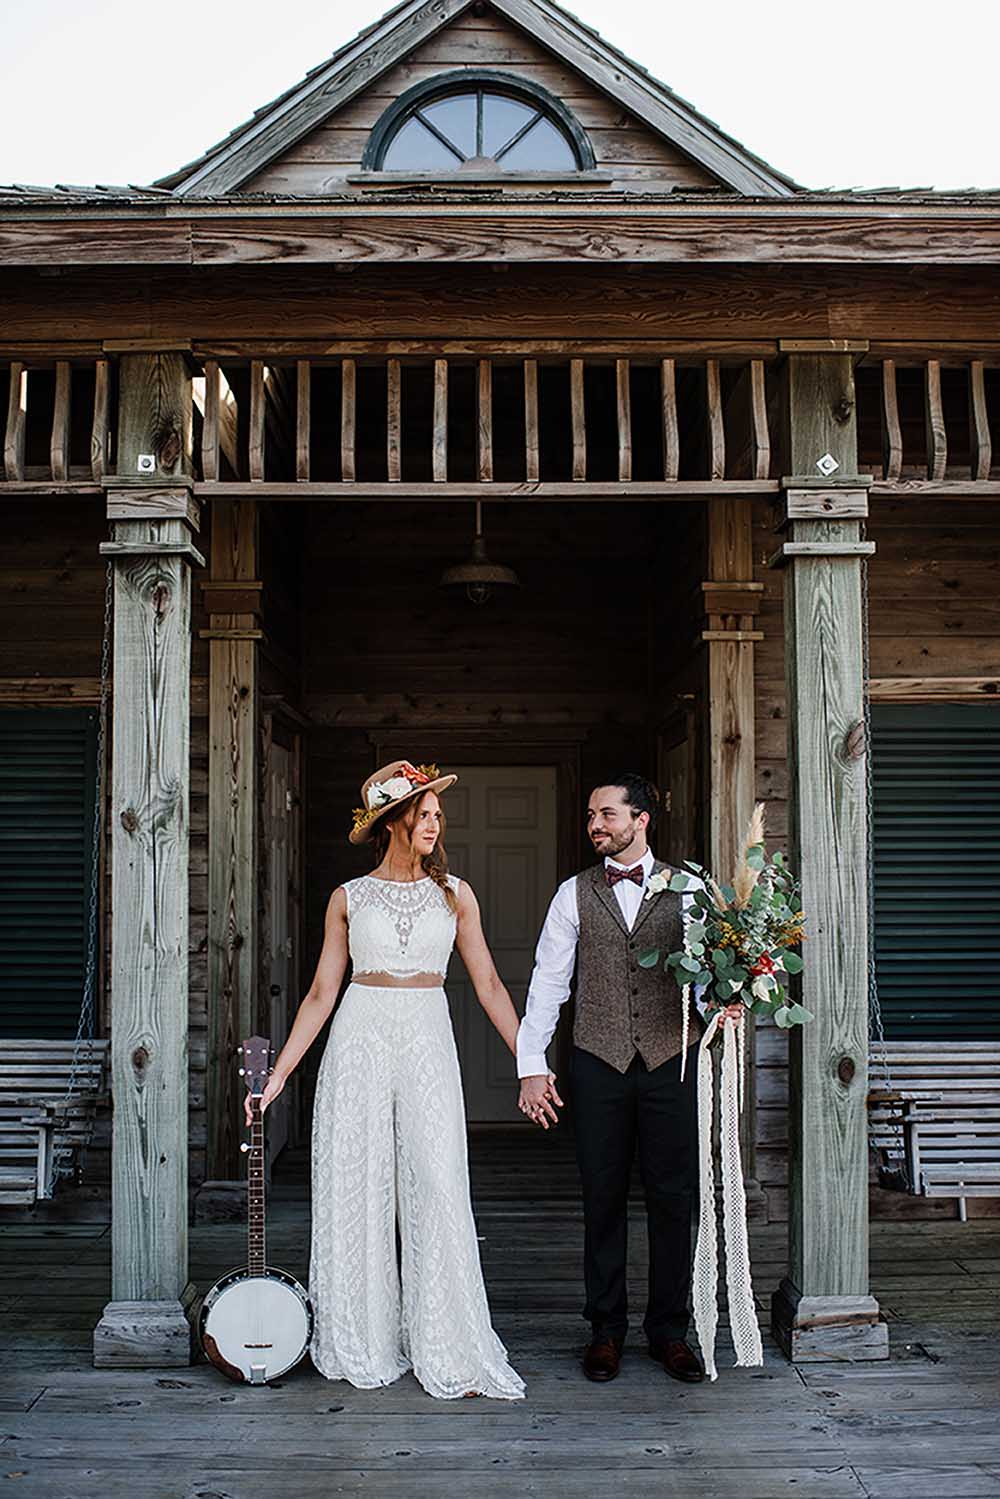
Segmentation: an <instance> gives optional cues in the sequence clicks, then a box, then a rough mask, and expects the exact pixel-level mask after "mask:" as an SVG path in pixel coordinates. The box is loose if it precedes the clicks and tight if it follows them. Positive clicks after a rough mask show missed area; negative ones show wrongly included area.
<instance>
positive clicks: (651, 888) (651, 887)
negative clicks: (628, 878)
mask: <svg viewBox="0 0 1000 1499" xmlns="http://www.w3.org/2000/svg"><path fill="white" fill-rule="evenodd" d="M669 888H670V877H669V876H668V875H666V874H664V872H663V870H662V869H660V870H657V872H656V874H651V875H650V876H649V879H648V880H647V881H646V899H647V900H652V899H653V896H654V895H659V893H660V891H661V890H668V889H669Z"/></svg>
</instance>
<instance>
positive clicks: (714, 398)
mask: <svg viewBox="0 0 1000 1499" xmlns="http://www.w3.org/2000/svg"><path fill="white" fill-rule="evenodd" d="M705 394H706V400H707V404H708V477H709V478H710V479H724V478H725V477H726V431H725V424H724V422H723V419H722V382H721V379H720V376H719V361H718V360H717V359H706V361H705Z"/></svg>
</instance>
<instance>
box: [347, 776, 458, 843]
mask: <svg viewBox="0 0 1000 1499" xmlns="http://www.w3.org/2000/svg"><path fill="white" fill-rule="evenodd" d="M457 780H458V776H454V775H448V776H443V775H441V773H440V771H439V770H438V768H437V766H436V765H411V764H410V762H409V760H393V761H392V763H391V764H389V765H383V766H382V768H381V770H376V771H375V773H374V775H370V776H369V777H368V779H367V781H366V782H365V783H364V785H363V786H362V788H361V806H360V807H355V809H354V826H353V827H352V828H351V831H350V832H349V833H348V835H347V836H348V838H349V839H350V841H351V842H352V843H367V842H368V839H369V838H370V837H371V830H372V827H373V826H374V824H375V823H376V822H377V821H378V819H379V818H380V817H382V816H384V814H385V813H386V812H390V811H391V810H392V808H393V807H399V806H402V804H403V803H404V802H408V801H412V799H413V798H414V797H415V796H422V795H423V793H424V792H425V791H446V790H447V788H448V787H449V786H453V785H454V784H455V782H456V781H457Z"/></svg>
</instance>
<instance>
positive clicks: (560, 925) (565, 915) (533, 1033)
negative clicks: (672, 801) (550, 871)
mask: <svg viewBox="0 0 1000 1499" xmlns="http://www.w3.org/2000/svg"><path fill="white" fill-rule="evenodd" d="M637 862H638V863H639V864H640V865H641V866H642V884H641V885H638V884H636V883H635V881H633V880H619V881H618V882H617V884H615V885H614V886H613V887H612V889H613V891H614V894H615V898H616V900H617V901H618V904H619V906H620V907H621V912H622V915H623V916H624V918H625V924H626V926H627V927H628V929H629V931H631V930H632V927H633V926H634V925H635V919H636V917H637V916H638V914H639V907H640V906H641V905H642V902H643V900H644V898H645V895H646V886H647V884H648V883H649V876H650V875H651V874H652V872H653V864H654V862H655V861H654V858H653V854H652V851H651V850H650V849H648V848H647V850H646V852H645V853H644V854H643V856H642V858H641V859H639V860H638V861H637ZM604 863H605V866H608V865H610V866H611V868H612V869H626V868H627V869H634V868H635V867H636V865H635V864H629V865H625V864H619V863H618V861H617V860H616V859H611V858H605V860H604ZM691 904H692V900H691V890H690V889H688V890H685V891H684V892H683V893H682V909H683V910H684V911H687V910H688V909H689V908H690V906H691ZM579 936H580V913H579V910H578V908H577V902H576V876H575V875H574V876H573V878H572V879H569V880H564V881H563V883H562V884H561V885H560V886H559V889H558V890H557V891H556V893H555V895H554V896H553V897H552V903H551V905H550V906H549V910H548V915H547V916H546V918H545V924H544V925H543V927H542V931H541V935H540V937H539V938H538V946H537V947H536V949H535V966H534V969H533V970H532V974H531V982H530V983H529V985H528V998H527V1002H526V1004H525V1008H524V1019H523V1020H522V1021H521V1025H520V1028H519V1030H518V1033H517V1075H518V1077H538V1076H541V1075H542V1074H544V1073H547V1072H548V1070H549V1068H548V1063H547V1062H546V1060H545V1052H546V1048H547V1047H548V1044H549V1042H550V1041H551V1040H552V1035H553V1032H554V1031H555V1028H556V1024H557V1023H558V1020H559V1010H560V1008H561V1007H562V1005H564V1004H565V1002H566V1000H567V999H568V998H569V991H570V982H571V980H572V978H573V969H574V967H575V966H576V946H577V942H578V940H579ZM701 994H702V987H701V986H700V985H699V986H697V987H696V988H695V991H694V997H695V1001H696V1002H697V1004H698V1008H699V1009H700V1010H701V1011H702V1013H704V1009H705V1006H704V1004H703V1003H702V1002H701Z"/></svg>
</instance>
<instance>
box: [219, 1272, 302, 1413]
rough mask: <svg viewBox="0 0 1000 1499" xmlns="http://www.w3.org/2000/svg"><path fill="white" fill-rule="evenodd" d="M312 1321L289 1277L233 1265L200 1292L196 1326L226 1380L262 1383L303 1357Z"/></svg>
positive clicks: (295, 1286)
mask: <svg viewBox="0 0 1000 1499" xmlns="http://www.w3.org/2000/svg"><path fill="white" fill-rule="evenodd" d="M312 1320H313V1318H312V1307H311V1306H310V1304H309V1297H308V1296H307V1295H306V1293H305V1291H304V1290H303V1288H302V1287H301V1286H300V1285H299V1283H298V1281H297V1280H296V1279H295V1278H294V1276H292V1275H288V1274H287V1273H286V1272H285V1271H284V1270H273V1269H268V1270H266V1271H265V1273H264V1274H263V1275H251V1274H250V1272H249V1271H247V1270H238V1271H236V1272H234V1273H233V1274H232V1275H227V1276H225V1277H224V1278H223V1279H222V1280H220V1281H218V1282H217V1283H216V1284H215V1285H214V1286H213V1287H212V1289H211V1290H210V1291H209V1293H208V1295H207V1296H206V1297H205V1301H204V1304H203V1306H202V1309H201V1316H200V1318H199V1324H198V1331H199V1335H200V1337H201V1346H202V1348H203V1349H204V1350H205V1356H206V1357H207V1358H208V1359H210V1360H211V1362H212V1363H213V1364H215V1366H216V1368H218V1369H221V1370H222V1372H223V1373H224V1374H227V1375H228V1376H229V1378H230V1379H233V1380H237V1381H240V1382H243V1383H246V1384H266V1383H267V1381H268V1380H270V1379H277V1378H278V1376H279V1375H280V1374H285V1373H287V1372H288V1370H289V1369H292V1368H294V1366H295V1365H296V1364H297V1363H298V1362H299V1360H300V1359H301V1358H302V1357H303V1355H304V1354H305V1352H306V1350H307V1348H308V1347H309V1339H310V1337H311V1336H312Z"/></svg>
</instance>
